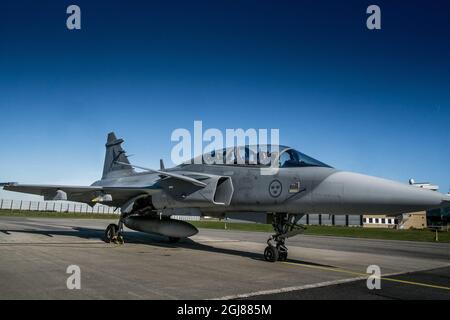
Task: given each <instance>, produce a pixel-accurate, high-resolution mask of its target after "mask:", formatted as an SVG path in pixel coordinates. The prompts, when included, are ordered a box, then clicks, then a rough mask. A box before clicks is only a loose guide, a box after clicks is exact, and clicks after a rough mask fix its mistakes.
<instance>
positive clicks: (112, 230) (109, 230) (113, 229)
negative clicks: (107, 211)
mask: <svg viewBox="0 0 450 320" xmlns="http://www.w3.org/2000/svg"><path fill="white" fill-rule="evenodd" d="M118 230H119V226H118V225H117V224H114V223H111V224H110V225H108V227H106V230H105V239H104V240H105V242H106V243H111V241H112V240H113V238H114V237H115V236H117V232H118Z"/></svg>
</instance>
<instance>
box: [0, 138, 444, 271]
mask: <svg viewBox="0 0 450 320" xmlns="http://www.w3.org/2000/svg"><path fill="white" fill-rule="evenodd" d="M123 142H124V141H123V140H122V139H117V138H116V135H115V134H114V133H110V134H108V138H107V142H106V155H105V162H104V167H103V175H102V178H101V179H100V180H98V181H96V182H94V183H93V184H92V185H91V186H64V185H29V184H18V183H3V184H2V186H3V187H4V189H5V190H9V191H16V192H22V193H30V194H36V195H41V196H43V197H44V200H69V201H77V202H83V203H87V204H89V205H91V206H93V205H95V204H96V203H102V204H107V205H110V206H114V207H116V208H120V217H119V219H118V224H110V225H108V226H107V228H106V230H105V241H106V242H119V243H123V236H122V234H123V227H124V225H125V226H126V227H128V228H130V229H132V230H137V231H141V232H146V233H156V234H159V235H163V236H166V237H168V238H169V240H170V241H173V242H175V241H178V240H179V239H180V238H186V237H190V236H192V235H194V234H196V233H197V232H198V230H197V229H196V228H195V227H194V226H193V225H191V224H189V223H187V222H184V221H180V220H175V219H172V218H171V216H172V215H180V214H181V215H182V214H191V215H192V214H198V215H202V216H211V217H218V218H224V217H233V216H236V215H238V216H239V219H245V220H248V221H265V222H266V223H271V224H272V225H273V228H274V231H275V234H274V235H272V236H271V237H270V238H269V239H268V240H267V244H268V245H267V247H266V249H265V250H264V258H265V260H267V261H271V262H274V261H278V260H281V261H283V260H286V259H287V256H288V249H287V247H286V243H285V241H286V239H287V238H289V237H291V236H294V235H297V234H299V233H301V232H302V231H303V230H304V226H302V225H300V224H299V223H298V222H299V220H300V219H301V217H302V216H303V215H304V214H307V213H321V214H327V213H328V214H333V215H338V214H355V215H361V214H380V215H395V214H401V213H405V212H414V211H420V210H428V209H433V208H440V207H445V206H450V196H448V195H444V194H441V193H439V192H437V191H431V190H426V189H423V188H418V187H416V186H413V185H408V184H402V183H399V182H394V181H390V180H385V179H380V178H376V177H372V176H367V175H362V174H358V173H352V172H347V171H340V170H337V169H335V168H333V167H331V166H329V165H327V164H325V163H323V162H320V161H318V160H316V159H314V158H312V157H309V156H307V155H305V154H303V153H301V152H300V151H297V150H295V149H293V148H289V147H286V146H272V145H265V146H240V147H232V148H225V149H223V150H214V151H211V152H210V153H208V154H204V155H202V156H200V158H194V159H193V160H192V161H188V162H186V163H183V164H180V165H178V166H175V167H173V168H170V169H166V168H165V167H164V164H163V162H162V161H161V167H160V169H159V170H154V169H148V168H145V167H141V166H137V165H133V164H131V163H130V162H129V160H128V156H127V155H126V153H125V151H124V150H123V149H122V146H121V145H122V143H123ZM211 158H214V159H216V160H217V159H220V160H222V161H207V160H206V159H211ZM267 158H270V159H272V161H270V162H267V161H263V160H264V159H267ZM223 160H226V161H223ZM261 218H262V219H261Z"/></svg>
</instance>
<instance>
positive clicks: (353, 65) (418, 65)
mask: <svg viewBox="0 0 450 320" xmlns="http://www.w3.org/2000/svg"><path fill="white" fill-rule="evenodd" d="M70 4H77V5H79V6H80V7H81V12H82V14H81V15H82V22H81V23H82V29H81V30H78V31H69V30H67V28H66V17H67V14H66V8H67V6H68V5H70ZM370 4H378V5H379V6H380V7H381V15H382V17H381V18H382V29H381V30H377V31H369V30H368V29H367V28H366V18H367V15H366V13H365V12H366V8H367V6H368V5H370ZM0 39H1V41H0V118H1V125H0V139H1V151H0V155H1V156H0V181H18V182H22V183H60V184H81V185H83V184H90V183H91V182H93V181H94V180H97V179H98V178H100V175H101V171H102V166H103V157H104V143H105V139H106V134H107V133H108V132H109V131H112V130H114V131H115V132H116V133H117V135H118V136H120V137H122V138H124V139H125V145H124V147H125V148H126V150H127V151H128V153H129V154H134V156H133V157H132V158H131V161H132V162H134V163H136V164H139V165H143V166H147V167H158V161H159V158H161V157H162V158H164V159H165V160H166V162H169V161H170V150H171V148H172V147H173V145H174V143H172V142H171V141H170V135H171V133H172V131H173V130H174V129H176V128H188V129H192V128H193V122H194V120H202V121H203V125H204V127H205V128H212V127H214V128H219V129H226V128H244V129H247V128H279V129H280V142H281V143H282V144H285V145H290V146H292V147H295V148H297V149H299V150H301V151H302V152H304V153H306V154H309V155H311V156H314V157H316V158H318V159H319V160H321V161H323V162H325V163H328V164H330V165H333V166H335V167H337V168H340V169H344V170H351V171H357V172H361V173H366V174H371V175H376V176H380V177H384V178H390V179H393V180H398V181H404V182H406V181H407V180H408V179H409V178H411V177H414V178H415V179H416V180H417V181H430V182H433V183H436V184H439V185H440V187H441V189H440V190H441V191H442V192H447V191H448V189H449V187H450V161H449V159H450V148H449V145H450V127H449V125H450V8H449V3H448V1H446V0H436V1H407V2H406V1H323V0H318V1H297V0H295V1H285V0H281V1H280V0H277V1H266V0H254V1H249V0H239V1H229V0H205V1H197V0H190V1H171V0H163V1H152V0H150V1H136V0H131V1H111V0H108V1H98V2H96V4H93V1H78V0H76V1H73V0H71V1H62V0H57V1H56V0H55V1H45V0H39V1H31V0H30V1H23V0H15V1H6V0H5V1H1V3H0ZM0 197H3V198H11V197H12V195H11V194H7V193H6V192H4V191H2V193H1V194H0Z"/></svg>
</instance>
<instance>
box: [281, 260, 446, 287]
mask: <svg viewBox="0 0 450 320" xmlns="http://www.w3.org/2000/svg"><path fill="white" fill-rule="evenodd" d="M282 263H284V264H288V265H293V266H299V267H305V268H310V269H318V270H325V271H333V272H340V273H347V274H351V275H357V276H364V277H369V276H370V274H367V273H361V272H356V271H351V270H345V269H342V268H332V267H322V266H315V265H309V264H304V263H293V262H282ZM380 279H381V280H386V281H391V282H398V283H404V284H410V285H415V286H421V287H428V288H434V289H441V290H448V291H450V287H445V286H438V285H434V284H428V283H422V282H415V281H407V280H400V279H393V278H387V277H380Z"/></svg>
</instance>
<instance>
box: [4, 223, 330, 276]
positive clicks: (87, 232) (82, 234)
mask: <svg viewBox="0 0 450 320" xmlns="http://www.w3.org/2000/svg"><path fill="white" fill-rule="evenodd" d="M11 232H18V233H26V234H36V235H43V236H47V237H54V236H71V237H78V238H81V239H96V240H103V237H104V231H103V230H99V229H92V228H84V227H73V228H72V230H1V229H0V233H4V234H6V235H10V234H11ZM123 237H124V241H125V245H126V244H127V243H132V244H146V245H151V246H157V247H162V248H184V249H189V250H198V251H206V252H212V253H220V254H228V255H234V256H240V257H244V258H249V259H253V260H258V261H265V260H264V257H263V255H262V253H254V252H247V251H241V250H235V249H229V248H218V247H214V246H211V245H207V244H202V243H198V242H196V241H194V240H192V239H189V238H188V239H182V240H181V241H180V242H177V243H169V242H167V238H166V237H163V236H159V235H156V234H155V235H153V234H147V233H141V232H132V231H124V232H123ZM30 244H31V243H30ZM49 244H50V243H49ZM287 262H291V263H299V264H305V265H311V266H320V267H328V268H335V267H334V266H330V265H324V264H318V263H314V262H309V261H302V260H297V259H288V260H287Z"/></svg>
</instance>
